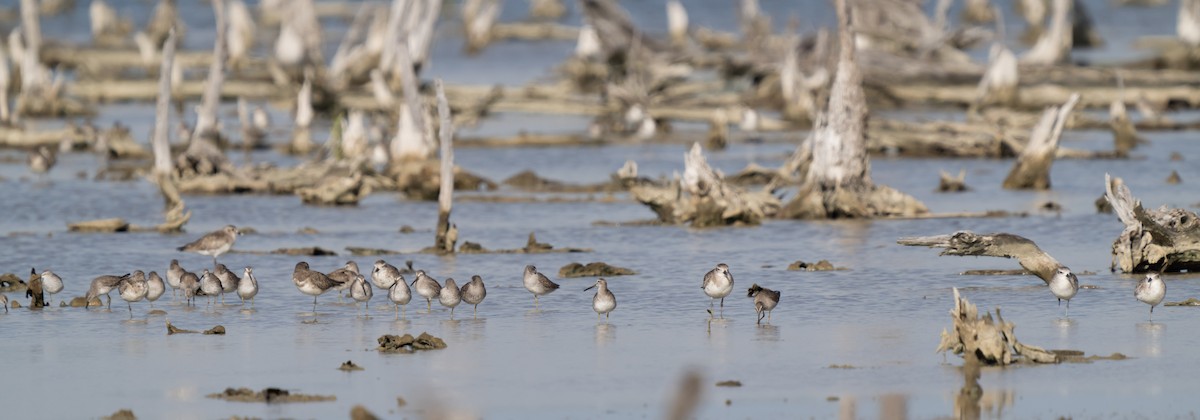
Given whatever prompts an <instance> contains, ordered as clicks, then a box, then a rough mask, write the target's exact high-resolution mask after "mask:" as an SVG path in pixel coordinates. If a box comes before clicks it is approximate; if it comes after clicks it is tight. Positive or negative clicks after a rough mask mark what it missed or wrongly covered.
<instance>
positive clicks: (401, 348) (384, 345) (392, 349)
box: [376, 332, 446, 354]
mask: <svg viewBox="0 0 1200 420" xmlns="http://www.w3.org/2000/svg"><path fill="white" fill-rule="evenodd" d="M377 341H378V342H379V347H378V348H377V349H376V350H379V351H380V352H381V353H405V354H407V353H413V352H416V351H417V350H437V349H444V348H446V342H445V341H444V340H442V339H440V338H437V337H434V336H432V335H429V333H425V332H423V333H421V335H419V336H417V337H416V338H413V336H412V334H404V335H402V336H398V335H391V334H385V335H382V336H380V337H379V339H378V340H377Z"/></svg>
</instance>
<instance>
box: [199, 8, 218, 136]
mask: <svg viewBox="0 0 1200 420" xmlns="http://www.w3.org/2000/svg"><path fill="white" fill-rule="evenodd" d="M212 6H213V15H214V16H215V17H216V28H215V30H216V37H217V38H216V42H214V43H213V61H212V63H211V64H210V65H209V66H208V81H207V82H206V84H205V86H204V96H203V97H201V100H200V109H199V110H198V111H197V112H196V127H195V130H194V131H193V132H192V141H196V140H198V139H201V138H203V137H205V135H208V136H211V137H213V138H219V137H220V133H218V132H216V131H217V105H218V104H220V103H221V84H222V83H224V81H225V1H224V0H213V2H212Z"/></svg>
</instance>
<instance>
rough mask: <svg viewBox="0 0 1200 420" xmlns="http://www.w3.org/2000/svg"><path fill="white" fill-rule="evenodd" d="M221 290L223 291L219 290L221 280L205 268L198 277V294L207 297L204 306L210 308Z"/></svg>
mask: <svg viewBox="0 0 1200 420" xmlns="http://www.w3.org/2000/svg"><path fill="white" fill-rule="evenodd" d="M221 290H223V289H222V288H221V279H219V278H217V275H216V274H213V273H212V272H210V271H208V269H207V268H205V269H204V272H203V274H201V275H200V292H201V293H204V296H208V302H207V305H205V306H211V305H212V304H213V299H215V298H216V297H217V296H219V295H220V294H221Z"/></svg>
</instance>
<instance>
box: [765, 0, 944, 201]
mask: <svg viewBox="0 0 1200 420" xmlns="http://www.w3.org/2000/svg"><path fill="white" fill-rule="evenodd" d="M837 15H838V23H839V25H838V26H839V28H838V38H839V43H840V51H839V53H838V63H837V74H836V75H835V76H834V79H833V86H832V87H831V89H830V97H829V104H828V108H827V109H826V112H825V113H824V114H823V115H821V116H820V118H818V121H817V126H816V127H815V128H814V130H813V131H814V134H813V140H812V142H810V143H811V145H810V147H811V153H812V162H811V163H810V164H809V166H808V173H807V175H806V177H805V180H804V184H803V185H802V186H801V187H800V192H799V194H798V195H797V196H796V198H794V199H793V200H792V201H791V202H790V203H788V204H787V205H786V206H785V208H784V209H783V211H782V212H781V215H782V216H784V217H790V218H838V217H876V216H890V215H915V214H921V213H927V212H928V211H929V210H928V209H927V208H926V207H925V205H924V204H921V203H920V202H919V201H917V200H916V199H914V198H912V197H911V196H908V195H906V194H903V193H900V192H898V191H896V190H893V189H891V188H887V187H884V186H876V185H875V184H874V183H873V182H872V181H871V176H870V161H869V160H868V157H867V150H866V138H865V136H864V131H865V129H866V118H867V105H866V100H865V97H864V95H863V90H862V75H861V74H860V73H859V69H858V65H857V63H856V59H855V51H854V48H855V46H854V31H853V27H852V25H853V18H852V16H851V9H850V7H849V6H848V5H847V2H846V0H838V1H837Z"/></svg>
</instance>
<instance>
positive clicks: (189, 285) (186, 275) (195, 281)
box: [179, 271, 200, 306]
mask: <svg viewBox="0 0 1200 420" xmlns="http://www.w3.org/2000/svg"><path fill="white" fill-rule="evenodd" d="M179 290H182V291H183V299H184V302H185V303H187V304H188V305H191V306H196V294H197V293H199V292H200V277H197V276H196V273H192V272H189V271H184V272H183V274H182V275H180V276H179Z"/></svg>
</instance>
